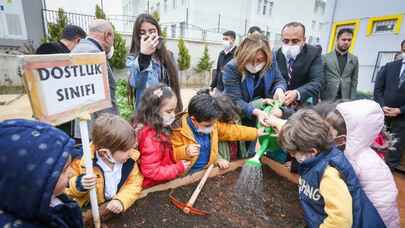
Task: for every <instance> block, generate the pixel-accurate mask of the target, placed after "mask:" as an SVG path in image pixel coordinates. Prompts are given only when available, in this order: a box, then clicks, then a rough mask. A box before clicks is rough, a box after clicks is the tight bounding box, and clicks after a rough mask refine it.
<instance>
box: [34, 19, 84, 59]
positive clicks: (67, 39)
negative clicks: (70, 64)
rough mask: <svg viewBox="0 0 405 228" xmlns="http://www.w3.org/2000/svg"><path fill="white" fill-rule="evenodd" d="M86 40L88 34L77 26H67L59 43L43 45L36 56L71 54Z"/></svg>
mask: <svg viewBox="0 0 405 228" xmlns="http://www.w3.org/2000/svg"><path fill="white" fill-rule="evenodd" d="M84 38H86V32H85V31H84V30H83V29H82V28H80V27H79V26H76V25H66V26H65V28H63V32H62V37H61V39H60V40H59V41H56V42H51V43H43V44H41V46H39V47H38V49H37V50H36V54H57V53H69V52H70V51H71V50H72V49H73V48H74V47H75V46H76V45H77V44H78V43H79V41H80V39H84Z"/></svg>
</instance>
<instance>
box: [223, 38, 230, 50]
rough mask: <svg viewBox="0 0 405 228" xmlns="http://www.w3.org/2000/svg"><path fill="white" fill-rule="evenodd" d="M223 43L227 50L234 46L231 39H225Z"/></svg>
mask: <svg viewBox="0 0 405 228" xmlns="http://www.w3.org/2000/svg"><path fill="white" fill-rule="evenodd" d="M223 45H224V49H225V50H229V49H231V48H232V44H231V42H230V41H227V40H224V41H223Z"/></svg>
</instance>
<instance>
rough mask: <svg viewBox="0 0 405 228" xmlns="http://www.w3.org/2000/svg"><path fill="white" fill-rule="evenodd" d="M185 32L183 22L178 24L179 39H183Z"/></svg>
mask: <svg viewBox="0 0 405 228" xmlns="http://www.w3.org/2000/svg"><path fill="white" fill-rule="evenodd" d="M185 30H186V23H185V22H184V21H183V22H180V37H184V34H185Z"/></svg>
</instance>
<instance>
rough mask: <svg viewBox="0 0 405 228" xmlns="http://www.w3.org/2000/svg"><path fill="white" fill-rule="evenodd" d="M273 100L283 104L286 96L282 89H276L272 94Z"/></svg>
mask: <svg viewBox="0 0 405 228" xmlns="http://www.w3.org/2000/svg"><path fill="white" fill-rule="evenodd" d="M273 99H274V100H279V101H281V102H282V103H283V102H284V100H285V99H286V96H285V94H284V91H283V89H280V88H277V89H276V92H274V96H273Z"/></svg>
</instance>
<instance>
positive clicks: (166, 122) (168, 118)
mask: <svg viewBox="0 0 405 228" xmlns="http://www.w3.org/2000/svg"><path fill="white" fill-rule="evenodd" d="M161 117H162V119H163V126H165V127H167V126H170V125H171V124H172V123H173V122H174V120H175V119H176V117H175V115H174V114H163V115H161Z"/></svg>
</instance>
